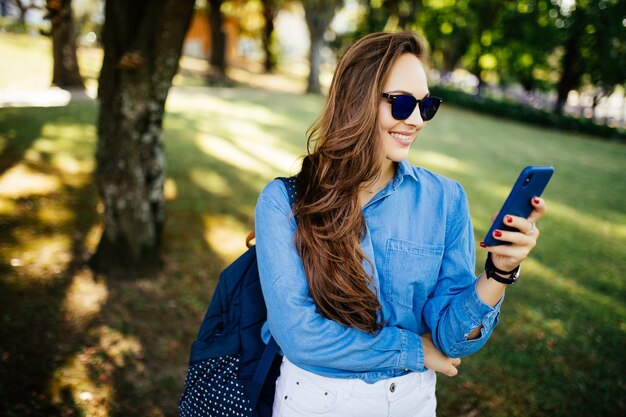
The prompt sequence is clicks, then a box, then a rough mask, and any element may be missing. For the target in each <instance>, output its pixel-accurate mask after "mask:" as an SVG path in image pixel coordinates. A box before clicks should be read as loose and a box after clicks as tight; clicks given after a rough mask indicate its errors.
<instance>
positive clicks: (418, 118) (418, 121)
mask: <svg viewBox="0 0 626 417" xmlns="http://www.w3.org/2000/svg"><path fill="white" fill-rule="evenodd" d="M404 123H406V124H408V125H411V126H415V127H416V128H417V129H421V128H422V127H424V124H425V123H426V122H425V121H424V119H422V115H421V113H420V106H419V104H418V105H417V106H415V108H414V109H413V113H411V115H410V116H409V118H408V119H406V120H405V121H404Z"/></svg>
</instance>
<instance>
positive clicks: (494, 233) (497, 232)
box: [493, 230, 502, 237]
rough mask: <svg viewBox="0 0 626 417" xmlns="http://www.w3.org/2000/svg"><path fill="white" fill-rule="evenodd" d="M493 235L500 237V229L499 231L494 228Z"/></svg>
mask: <svg viewBox="0 0 626 417" xmlns="http://www.w3.org/2000/svg"><path fill="white" fill-rule="evenodd" d="M493 235H494V236H495V237H500V236H502V232H501V231H499V230H496V231H495V232H493Z"/></svg>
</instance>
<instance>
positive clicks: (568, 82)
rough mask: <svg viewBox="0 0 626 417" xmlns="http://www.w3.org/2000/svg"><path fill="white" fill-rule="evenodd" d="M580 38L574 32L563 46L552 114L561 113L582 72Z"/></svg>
mask: <svg viewBox="0 0 626 417" xmlns="http://www.w3.org/2000/svg"><path fill="white" fill-rule="evenodd" d="M579 41H580V36H579V34H578V33H577V32H575V33H574V34H573V35H572V36H571V37H570V38H569V39H568V40H567V43H566V44H565V55H563V59H562V60H561V70H562V72H561V79H560V80H559V84H558V85H557V99H556V104H555V105H554V112H555V113H557V114H562V113H563V107H565V103H566V102H567V96H568V95H569V92H570V91H571V90H573V89H575V88H576V86H577V85H578V84H579V82H580V78H581V77H582V75H583V72H584V65H583V63H582V62H581V60H582V59H584V58H582V57H581V56H580V50H579V47H578V44H579Z"/></svg>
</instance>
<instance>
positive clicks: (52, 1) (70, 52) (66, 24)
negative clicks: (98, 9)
mask: <svg viewBox="0 0 626 417" xmlns="http://www.w3.org/2000/svg"><path fill="white" fill-rule="evenodd" d="M46 9H47V10H48V14H47V16H46V17H47V18H48V19H50V23H51V28H50V37H51V38H52V60H53V70H52V85H56V86H59V87H63V88H81V89H82V88H85V84H84V83H83V78H82V77H81V76H80V71H79V69H78V56H77V55H76V34H75V32H74V17H73V15H72V0H46Z"/></svg>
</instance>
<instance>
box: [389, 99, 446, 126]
mask: <svg viewBox="0 0 626 417" xmlns="http://www.w3.org/2000/svg"><path fill="white" fill-rule="evenodd" d="M382 96H383V97H385V98H386V99H387V100H389V103H391V115H392V116H393V118H394V119H396V120H406V119H408V118H409V117H410V116H411V114H413V110H415V107H416V106H417V105H419V108H420V115H421V116H422V120H423V121H425V122H426V121H428V120H430V119H432V118H433V117H435V114H436V113H437V110H438V109H439V105H440V104H441V102H442V101H443V99H441V98H439V97H432V96H428V97H425V98H423V99H421V100H418V99H416V98H415V97H413V96H411V95H408V94H388V93H382Z"/></svg>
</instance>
